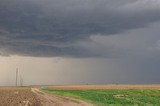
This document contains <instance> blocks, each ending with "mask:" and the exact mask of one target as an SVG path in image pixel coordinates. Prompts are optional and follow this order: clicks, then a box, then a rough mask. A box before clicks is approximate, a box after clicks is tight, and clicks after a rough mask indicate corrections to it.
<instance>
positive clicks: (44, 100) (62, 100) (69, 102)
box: [31, 88, 93, 106]
mask: <svg viewBox="0 0 160 106" xmlns="http://www.w3.org/2000/svg"><path fill="white" fill-rule="evenodd" d="M31 90H32V92H34V93H35V94H36V95H37V97H38V99H40V101H41V104H42V106H93V105H92V104H90V103H87V102H84V101H82V100H77V99H73V98H68V97H62V96H57V95H51V94H46V93H44V92H41V91H40V90H39V89H37V88H32V89H31Z"/></svg>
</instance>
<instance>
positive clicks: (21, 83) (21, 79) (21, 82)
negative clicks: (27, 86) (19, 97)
mask: <svg viewBox="0 0 160 106" xmlns="http://www.w3.org/2000/svg"><path fill="white" fill-rule="evenodd" d="M20 86H21V87H22V86H23V78H22V76H20Z"/></svg>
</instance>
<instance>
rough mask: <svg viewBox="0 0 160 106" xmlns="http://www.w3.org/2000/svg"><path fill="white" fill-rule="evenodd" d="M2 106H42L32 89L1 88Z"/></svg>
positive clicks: (0, 98) (0, 103) (0, 99)
mask: <svg viewBox="0 0 160 106" xmlns="http://www.w3.org/2000/svg"><path fill="white" fill-rule="evenodd" d="M0 106H40V101H39V100H38V99H37V97H36V95H35V94H34V93H33V92H31V89H30V88H15V87H2V88H0Z"/></svg>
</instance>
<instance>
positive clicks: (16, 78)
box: [16, 68, 18, 86]
mask: <svg viewBox="0 0 160 106" xmlns="http://www.w3.org/2000/svg"><path fill="white" fill-rule="evenodd" d="M16 86H18V68H17V69H16Z"/></svg>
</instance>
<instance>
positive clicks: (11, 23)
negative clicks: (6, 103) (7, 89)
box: [0, 0, 160, 86]
mask: <svg viewBox="0 0 160 106" xmlns="http://www.w3.org/2000/svg"><path fill="white" fill-rule="evenodd" d="M159 29H160V1H159V0H0V85H1V86H13V85H15V72H16V68H18V69H19V76H21V77H22V78H23V84H24V85H46V84H47V85H59V84H158V83H159V82H160V77H159V75H160V71H159V69H160V32H159Z"/></svg>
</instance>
